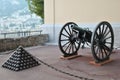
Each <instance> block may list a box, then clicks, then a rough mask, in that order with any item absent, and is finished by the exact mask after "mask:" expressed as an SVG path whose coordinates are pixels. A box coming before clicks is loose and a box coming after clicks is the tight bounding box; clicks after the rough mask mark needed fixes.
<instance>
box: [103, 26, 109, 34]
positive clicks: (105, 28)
mask: <svg viewBox="0 0 120 80" xmlns="http://www.w3.org/2000/svg"><path fill="white" fill-rule="evenodd" d="M107 29H108V27H106V28H105V31H104V32H103V35H104V34H105V33H106V31H107Z"/></svg>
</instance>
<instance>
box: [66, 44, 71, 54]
mask: <svg viewBox="0 0 120 80" xmlns="http://www.w3.org/2000/svg"><path fill="white" fill-rule="evenodd" d="M69 46H70V43H69V45H68V46H67V48H66V49H65V52H66V51H67V49H68V48H69Z"/></svg>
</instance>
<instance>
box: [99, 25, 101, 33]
mask: <svg viewBox="0 0 120 80" xmlns="http://www.w3.org/2000/svg"><path fill="white" fill-rule="evenodd" d="M99 34H101V26H99Z"/></svg>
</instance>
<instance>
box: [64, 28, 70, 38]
mask: <svg viewBox="0 0 120 80" xmlns="http://www.w3.org/2000/svg"><path fill="white" fill-rule="evenodd" d="M64 30H65V31H66V32H67V34H68V35H69V36H70V33H69V32H68V31H67V30H66V28H64Z"/></svg>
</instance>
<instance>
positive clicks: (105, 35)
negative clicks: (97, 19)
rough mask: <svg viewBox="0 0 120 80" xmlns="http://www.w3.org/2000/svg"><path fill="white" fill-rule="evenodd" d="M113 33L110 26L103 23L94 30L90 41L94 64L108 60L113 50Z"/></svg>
mask: <svg viewBox="0 0 120 80" xmlns="http://www.w3.org/2000/svg"><path fill="white" fill-rule="evenodd" d="M113 44H114V33H113V29H112V26H111V25H110V24H109V23H108V22H106V21H103V22H101V23H99V24H98V26H97V27H96V28H95V30H94V32H93V35H92V39H91V50H92V54H93V57H94V59H95V61H96V62H102V61H105V60H108V59H109V57H110V54H111V52H112V49H113Z"/></svg>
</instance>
